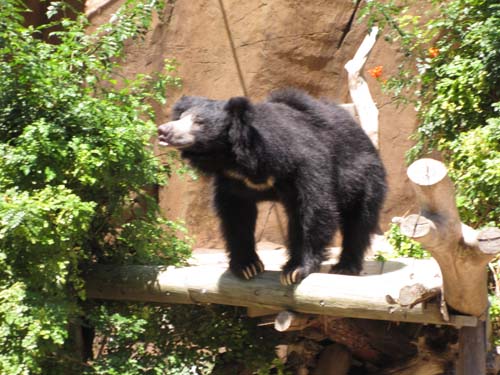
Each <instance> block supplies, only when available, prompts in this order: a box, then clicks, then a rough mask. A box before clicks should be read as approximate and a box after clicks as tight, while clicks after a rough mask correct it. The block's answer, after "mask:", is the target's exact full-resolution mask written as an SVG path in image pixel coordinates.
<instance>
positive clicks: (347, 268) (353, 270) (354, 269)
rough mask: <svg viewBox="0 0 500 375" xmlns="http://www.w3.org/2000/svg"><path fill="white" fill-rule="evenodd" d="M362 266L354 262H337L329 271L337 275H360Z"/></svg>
mask: <svg viewBox="0 0 500 375" xmlns="http://www.w3.org/2000/svg"><path fill="white" fill-rule="evenodd" d="M361 269H362V267H360V266H356V265H353V264H350V265H349V264H341V263H338V264H335V265H333V266H332V268H331V269H330V272H329V273H334V274H337V275H347V276H358V275H359V274H360V273H361Z"/></svg>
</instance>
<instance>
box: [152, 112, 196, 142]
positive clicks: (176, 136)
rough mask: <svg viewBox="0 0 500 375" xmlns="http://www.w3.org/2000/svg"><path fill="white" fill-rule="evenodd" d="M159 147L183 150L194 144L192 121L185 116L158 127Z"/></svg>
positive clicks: (190, 117)
mask: <svg viewBox="0 0 500 375" xmlns="http://www.w3.org/2000/svg"><path fill="white" fill-rule="evenodd" d="M158 141H159V145H160V146H164V147H165V146H171V147H175V148H185V147H188V146H191V145H192V144H194V141H195V137H194V135H193V119H192V116H190V115H189V116H185V117H183V118H181V119H179V120H177V121H170V122H167V123H165V124H162V125H160V126H159V127H158Z"/></svg>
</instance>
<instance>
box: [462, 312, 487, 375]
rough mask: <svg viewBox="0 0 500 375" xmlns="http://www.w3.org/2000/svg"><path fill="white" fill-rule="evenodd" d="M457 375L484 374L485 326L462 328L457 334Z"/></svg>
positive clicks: (482, 323)
mask: <svg viewBox="0 0 500 375" xmlns="http://www.w3.org/2000/svg"><path fill="white" fill-rule="evenodd" d="M458 342H459V348H458V363H457V371H456V373H457V375H484V374H486V342H487V338H486V324H485V322H481V323H480V324H479V325H478V326H477V327H463V328H462V329H460V333H459V339H458Z"/></svg>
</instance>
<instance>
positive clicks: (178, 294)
mask: <svg viewBox="0 0 500 375" xmlns="http://www.w3.org/2000/svg"><path fill="white" fill-rule="evenodd" d="M404 262H408V263H407V264H405V263H404ZM397 264H399V266H398V267H399V268H397V267H394V265H397ZM408 264H411V265H412V266H411V267H410V266H408ZM386 265H387V266H386V272H384V273H382V274H380V275H369V276H344V275H332V274H320V273H315V274H312V275H310V276H308V277H307V278H306V279H305V280H303V281H302V282H301V283H300V284H299V285H297V286H295V287H284V286H282V285H281V284H280V281H279V275H280V273H279V272H278V271H266V272H264V273H263V274H261V275H259V276H258V277H256V278H255V279H253V280H250V281H242V280H239V279H237V278H236V277H234V276H233V275H232V274H231V273H230V272H229V271H228V270H227V269H226V268H225V267H218V266H199V267H186V268H172V267H169V268H166V267H155V266H122V267H117V266H96V267H95V268H94V269H93V270H92V271H90V272H89V273H88V274H87V277H86V280H87V284H86V285H87V295H88V297H89V298H101V299H112V300H134V301H149V302H160V303H217V304H224V305H233V306H244V307H249V306H256V307H263V308H270V309H281V310H293V311H296V312H302V313H309V314H320V315H329V316H338V317H355V318H365V319H381V320H392V321H405V322H416V323H434V324H453V325H458V326H475V325H476V319H475V318H472V317H465V316H461V315H452V316H451V317H450V321H449V322H446V321H444V320H443V319H442V317H441V314H440V312H439V306H438V304H432V303H429V304H427V306H422V304H419V305H417V306H415V307H414V308H413V309H397V310H394V307H393V306H391V305H390V304H389V303H388V302H387V301H386V295H387V294H391V295H398V294H399V290H400V289H401V288H402V287H403V286H405V285H407V284H408V281H409V278H410V277H414V276H411V275H412V274H413V273H415V275H418V274H419V273H420V274H427V273H429V272H431V274H432V279H431V277H429V279H431V280H430V281H434V282H435V283H438V284H439V283H440V282H441V280H440V278H439V277H436V276H439V275H437V274H434V273H435V272H434V271H433V269H435V268H437V267H436V266H435V264H434V262H433V261H432V260H426V261H420V262H415V261H414V260H400V261H391V262H387V263H386ZM391 265H392V266H391ZM419 265H420V266H419ZM391 267H392V269H391ZM390 271H392V272H390ZM437 273H439V271H437ZM417 281H418V280H415V282H417ZM427 281H429V280H427ZM325 285H327V286H331V287H327V288H325Z"/></svg>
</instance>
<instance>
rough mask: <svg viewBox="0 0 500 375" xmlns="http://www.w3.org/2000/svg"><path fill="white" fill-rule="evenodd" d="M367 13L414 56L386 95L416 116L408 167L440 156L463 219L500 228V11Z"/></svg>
mask: <svg viewBox="0 0 500 375" xmlns="http://www.w3.org/2000/svg"><path fill="white" fill-rule="evenodd" d="M363 13H364V15H365V16H367V17H368V22H369V24H370V25H374V24H378V25H380V26H382V27H385V26H389V27H388V28H386V29H385V32H386V34H387V35H388V39H390V40H395V41H398V42H399V43H400V45H401V48H402V50H403V51H404V53H405V55H406V56H407V57H408V59H406V60H405V62H404V63H403V64H401V66H400V70H399V72H398V74H397V75H396V76H395V77H391V78H389V79H388V80H387V83H386V85H385V89H386V90H388V91H390V92H393V93H394V95H395V98H396V99H400V100H403V101H407V102H408V101H411V102H413V103H414V104H415V105H416V108H417V110H418V116H419V119H420V125H419V127H418V129H417V132H416V134H415V139H416V140H417V144H416V146H415V147H414V148H413V149H412V150H411V151H410V152H409V154H408V159H409V161H413V160H414V159H416V158H417V157H420V156H422V155H423V154H425V153H427V152H429V151H432V150H436V149H437V150H439V151H441V152H442V154H443V156H444V157H445V159H446V161H447V164H448V166H449V169H450V174H451V176H452V178H453V179H454V181H455V183H456V186H457V190H458V191H457V193H458V201H459V209H460V212H461V214H462V217H463V218H464V219H466V220H467V222H469V223H471V224H473V225H475V226H476V227H478V226H484V225H490V224H493V225H497V224H499V223H500V221H499V218H500V216H499V215H498V209H497V207H499V206H500V195H499V194H498V192H499V191H500V179H499V178H497V177H496V176H498V168H497V167H496V166H497V165H499V164H500V157H499V153H498V149H499V147H500V146H499V138H498V136H497V134H496V133H497V131H496V129H495V127H497V126H498V121H500V120H499V119H500V66H499V64H498V61H500V5H499V4H498V2H497V1H493V0H450V1H447V2H446V6H443V5H442V4H441V3H439V2H435V1H426V2H414V1H405V2H397V3H396V2H394V1H391V2H389V3H387V4H386V3H380V2H369V3H367V5H366V7H365V8H364V10H363ZM415 62H416V66H415V65H414V64H415ZM495 124H496V125H495ZM482 159H483V160H482ZM481 168H483V169H482V170H481ZM490 168H492V170H490Z"/></svg>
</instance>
